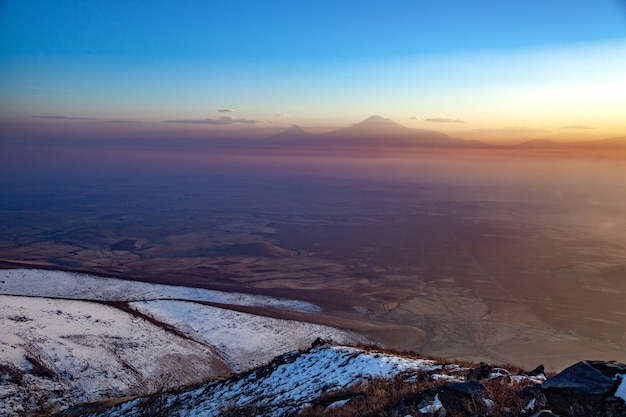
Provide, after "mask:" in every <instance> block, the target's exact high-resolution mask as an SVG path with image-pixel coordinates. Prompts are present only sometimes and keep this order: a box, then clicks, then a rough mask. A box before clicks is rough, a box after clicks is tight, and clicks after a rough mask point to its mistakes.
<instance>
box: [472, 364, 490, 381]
mask: <svg viewBox="0 0 626 417" xmlns="http://www.w3.org/2000/svg"><path fill="white" fill-rule="evenodd" d="M491 372H493V367H492V366H490V365H487V364H485V363H483V362H481V363H480V366H479V367H478V368H475V369H472V370H471V371H469V373H468V374H467V378H466V379H467V380H468V381H480V380H481V379H486V378H489V375H491Z"/></svg>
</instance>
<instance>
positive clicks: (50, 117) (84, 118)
mask: <svg viewBox="0 0 626 417" xmlns="http://www.w3.org/2000/svg"><path fill="white" fill-rule="evenodd" d="M31 117H33V118H35V119H55V120H98V119H96V118H95V117H74V116H38V115H35V116H31Z"/></svg>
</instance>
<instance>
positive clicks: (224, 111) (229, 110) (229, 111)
mask: <svg viewBox="0 0 626 417" xmlns="http://www.w3.org/2000/svg"><path fill="white" fill-rule="evenodd" d="M218 112H220V113H234V112H235V109H219V110H218Z"/></svg>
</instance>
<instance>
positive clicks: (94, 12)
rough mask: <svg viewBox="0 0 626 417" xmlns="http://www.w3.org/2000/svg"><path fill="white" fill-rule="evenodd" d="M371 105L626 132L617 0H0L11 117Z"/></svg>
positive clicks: (2, 63) (515, 127)
mask: <svg viewBox="0 0 626 417" xmlns="http://www.w3.org/2000/svg"><path fill="white" fill-rule="evenodd" d="M373 114H379V115H383V116H385V117H389V118H392V119H393V120H395V121H397V122H399V123H401V124H403V125H405V126H407V127H416V128H426V129H432V130H439V131H443V132H446V133H449V134H454V135H455V136H459V137H465V138H470V139H487V140H491V141H499V140H500V141H506V140H509V141H511V140H517V139H520V140H521V139H533V138H557V139H563V138H565V139H571V140H584V139H602V138H607V137H613V136H624V135H626V121H625V120H626V117H625V115H626V1H624V0H598V1H588V0H568V1H564V0H554V1H545V0H542V1H539V0H529V1H523V2H522V1H516V2H509V1H482V0H479V1H461V0H459V1H418V0H413V1H387V2H381V1H368V0H361V1H342V2H337V1H324V0H322V1H315V2H295V1H218V0H213V1H177V2H171V1H158V0H155V1H153V2H145V1H138V0H137V1H135V0H124V1H117V0H109V1H105V2H89V1H82V0H73V1H70V0H58V1H49V0H42V1H35V0H0V120H2V122H3V123H4V124H5V126H9V125H10V126H12V129H14V128H15V126H17V125H19V126H22V127H23V126H27V127H32V128H34V129H36V128H37V126H39V128H40V129H42V130H43V131H45V132H49V131H55V130H58V131H59V132H67V131H68V129H69V130H70V131H76V132H80V133H81V134H82V133H89V132H97V131H100V132H105V133H106V132H112V133H111V134H120V132H130V133H129V134H139V133H140V132H144V133H146V132H148V133H149V132H157V131H158V132H161V133H162V132H168V131H173V130H176V129H187V130H189V131H194V132H196V133H197V134H203V133H204V132H211V131H223V130H224V129H229V128H233V127H237V128H240V127H241V128H247V129H251V128H267V129H270V128H274V129H276V128H279V127H280V128H282V127H285V128H286V127H288V126H290V125H292V124H297V125H301V126H304V127H307V128H309V129H315V128H328V129H330V128H333V127H342V126H347V125H350V124H354V123H357V122H359V121H361V120H363V119H365V118H366V117H368V116H370V115H373ZM177 121H186V123H177ZM190 122H196V123H190ZM7 123H8V124H7ZM72 129H74V130H72ZM15 131H16V132H19V131H20V130H19V129H17V130H15Z"/></svg>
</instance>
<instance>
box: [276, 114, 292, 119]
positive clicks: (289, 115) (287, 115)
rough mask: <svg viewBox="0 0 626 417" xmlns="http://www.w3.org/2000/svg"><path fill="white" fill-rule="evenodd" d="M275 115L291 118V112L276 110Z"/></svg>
mask: <svg viewBox="0 0 626 417" xmlns="http://www.w3.org/2000/svg"><path fill="white" fill-rule="evenodd" d="M274 117H280V118H283V119H289V118H291V114H289V113H281V112H275V113H274Z"/></svg>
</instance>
